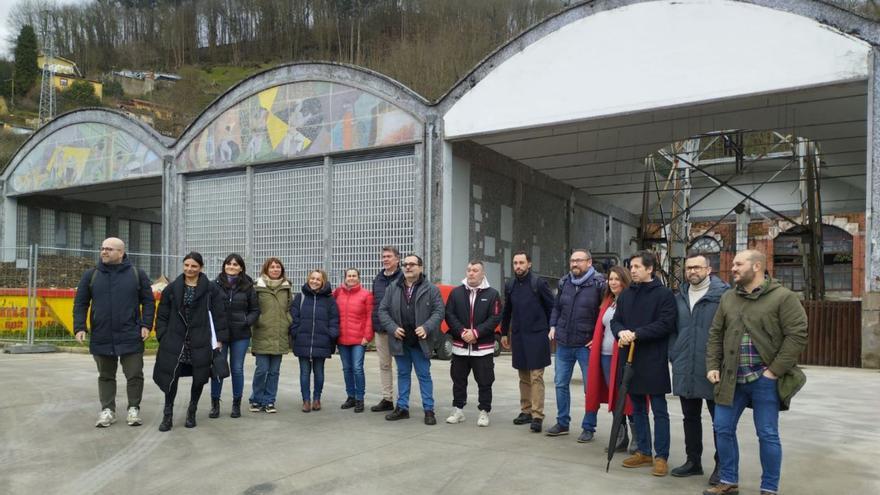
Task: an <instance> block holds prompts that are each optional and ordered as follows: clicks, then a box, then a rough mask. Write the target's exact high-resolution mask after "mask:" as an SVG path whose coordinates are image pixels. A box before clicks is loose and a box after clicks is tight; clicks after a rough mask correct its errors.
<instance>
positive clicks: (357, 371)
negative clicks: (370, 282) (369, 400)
mask: <svg viewBox="0 0 880 495" xmlns="http://www.w3.org/2000/svg"><path fill="white" fill-rule="evenodd" d="M333 298H334V299H336V305H337V306H339V358H340V360H341V361H342V376H343V377H344V378H345V392H346V394H347V395H348V398H347V399H345V402H344V403H343V404H342V406H341V408H342V409H350V408H352V407H353V408H354V412H356V413H361V412H364V389H365V388H366V380H365V379H364V353H365V352H366V350H367V344H368V343H369V342H370V341H371V340H373V294H372V293H370V291H368V290H366V289H364V288H363V287H361V273H360V272H359V271H358V270H357V269H355V268H349V269H347V270H345V281H344V282H343V285H342V286H341V287H337V288H336V290H335V291H333Z"/></svg>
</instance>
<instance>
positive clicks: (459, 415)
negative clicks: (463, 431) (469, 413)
mask: <svg viewBox="0 0 880 495" xmlns="http://www.w3.org/2000/svg"><path fill="white" fill-rule="evenodd" d="M446 422H447V423H449V424H451V425H454V424H457V423H464V411H462V410H461V409H460V408H458V407H453V408H452V414H450V415H449V417H448V418H446Z"/></svg>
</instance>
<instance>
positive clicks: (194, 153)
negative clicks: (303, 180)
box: [180, 81, 422, 170]
mask: <svg viewBox="0 0 880 495" xmlns="http://www.w3.org/2000/svg"><path fill="white" fill-rule="evenodd" d="M421 135H422V126H421V124H420V123H419V122H418V121H417V120H416V119H415V118H414V117H413V116H412V115H410V114H409V113H407V112H405V111H404V110H402V109H400V108H398V107H397V106H395V105H393V104H391V103H389V102H387V101H385V100H383V99H381V98H379V97H377V96H375V95H373V94H370V93H367V92H365V91H361V90H359V89H356V88H352V87H350V86H346V85H343V84H337V83H330V82H323V81H305V82H297V83H290V84H284V85H281V86H275V87H272V88H268V89H266V90H263V91H261V92H259V93H257V94H255V95H253V96H250V97H248V98H246V99H244V100H242V101H241V102H240V103H238V104H236V105H234V106H232V107H230V108H229V109H227V110H226V111H225V112H223V113H222V114H220V115H219V116H218V117H217V118H216V119H215V120H214V121H213V122H212V123H210V124H209V125H208V126H207V127H206V128H205V129H203V130H202V132H201V133H200V134H199V135H198V136H197V137H196V138H195V139H194V140H193V141H192V142H191V143H190V144H189V146H187V148H186V149H185V150H183V152H182V154H181V157H180V166H181V168H182V169H184V170H204V169H209V168H226V167H235V166H239V165H245V164H248V163H254V162H257V163H259V162H272V161H279V160H284V159H288V158H298V157H305V156H313V155H321V154H326V153H332V152H340V151H350V150H356V149H363V148H372V147H376V146H394V145H398V144H405V143H412V142H416V141H419V140H420V139H421Z"/></svg>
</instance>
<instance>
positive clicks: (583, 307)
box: [547, 249, 605, 443]
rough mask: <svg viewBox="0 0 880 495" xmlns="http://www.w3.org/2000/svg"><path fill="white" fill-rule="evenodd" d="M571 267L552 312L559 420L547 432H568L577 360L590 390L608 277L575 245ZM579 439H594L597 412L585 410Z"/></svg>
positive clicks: (587, 254)
mask: <svg viewBox="0 0 880 495" xmlns="http://www.w3.org/2000/svg"><path fill="white" fill-rule="evenodd" d="M569 266H570V267H571V268H570V271H569V273H567V274H565V276H563V277H562V279H561V280H560V281H559V291H558V293H557V294H556V302H555V303H554V304H553V312H552V313H551V314H550V335H549V336H550V340H556V368H555V369H554V382H555V385H556V424H555V425H553V426H552V427H551V428H550V429H549V430H548V431H547V436H551V437H555V436H559V435H568V425H569V422H570V421H571V416H570V415H569V410H570V406H571V375H572V372H573V371H574V365H575V363H577V364H578V366H580V369H581V378H582V382H583V386H584V397H586V395H587V393H588V391H587V363H589V362H590V347H589V345H590V344H591V343H592V338H593V334H592V332H593V329H594V328H595V327H596V318H597V317H598V316H599V306H600V305H601V304H602V292H603V291H604V290H605V279H604V278H603V277H602V275H601V274H599V273H596V270H595V269H594V268H593V258H592V256H591V255H590V252H589V251H587V250H586V249H575V250H574V251H572V253H571V258H570V259H569ZM581 430H582V431H581V434H580V436H579V437H578V442H580V443H586V442H591V441H593V435H594V434H595V432H596V413H595V412H588V413H585V414H584V419H583V421H582V422H581Z"/></svg>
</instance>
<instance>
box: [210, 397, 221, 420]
mask: <svg viewBox="0 0 880 495" xmlns="http://www.w3.org/2000/svg"><path fill="white" fill-rule="evenodd" d="M208 417H209V418H219V417H220V399H211V410H210V411H209V412H208Z"/></svg>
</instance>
